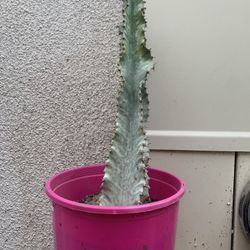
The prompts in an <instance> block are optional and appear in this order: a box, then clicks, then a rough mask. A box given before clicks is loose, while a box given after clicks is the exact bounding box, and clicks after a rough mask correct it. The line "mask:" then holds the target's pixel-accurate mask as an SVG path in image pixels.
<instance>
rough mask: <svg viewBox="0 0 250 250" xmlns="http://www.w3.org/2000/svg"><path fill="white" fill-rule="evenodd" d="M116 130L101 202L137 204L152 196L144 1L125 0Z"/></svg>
mask: <svg viewBox="0 0 250 250" xmlns="http://www.w3.org/2000/svg"><path fill="white" fill-rule="evenodd" d="M123 2H124V6H123V23H122V26H121V30H120V31H121V36H122V43H121V55H120V66H119V69H120V72H121V76H122V80H123V85H122V88H121V90H120V93H119V94H120V95H119V97H118V107H117V119H116V130H115V135H114V138H113V141H112V146H111V150H110V154H109V158H108V160H107V161H106V166H105V175H104V178H103V184H102V191H101V197H100V205H104V206H123V205H124V206H126V205H136V204H140V203H141V202H142V199H144V198H145V197H146V198H147V196H148V188H149V187H148V175H147V166H148V159H149V149H148V141H147V137H146V133H145V123H146V122H147V119H148V110H149V109H148V105H149V101H148V95H147V91H146V80H147V75H148V73H149V71H150V70H151V69H152V68H153V58H152V56H151V54H150V50H149V49H147V48H146V38H145V28H146V20H145V17H144V14H145V7H144V1H143V0H123Z"/></svg>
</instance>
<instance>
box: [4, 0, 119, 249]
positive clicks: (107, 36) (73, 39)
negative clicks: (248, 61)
mask: <svg viewBox="0 0 250 250" xmlns="http://www.w3.org/2000/svg"><path fill="white" fill-rule="evenodd" d="M0 13H1V15H0V235H1V237H0V249H1V250H2V249H4V250H8V249H11V250H19V249H20V250H26V249H27V250H28V249H31V250H35V249H36V250H40V249H44V250H50V249H52V247H53V243H52V233H51V226H50V224H51V217H50V211H51V208H50V203H49V201H48V199H47V197H46V196H45V194H44V181H45V180H46V179H47V178H48V177H49V176H50V175H51V174H53V173H55V172H56V171H58V170H62V169H64V168H68V167H70V166H74V165H81V164H87V163H94V162H101V161H103V160H104V159H105V158H106V156H107V153H108V149H109V145H110V141H111V137H112V134H113V128H114V119H115V109H116V94H117V89H118V86H119V83H120V77H119V73H118V71H117V63H118V59H119V36H118V34H117V25H119V23H120V20H121V1H120V0H105V1H103V0H102V1H101V0H81V1H80V0H57V1H51V0H43V1H35V0H11V1H5V0H1V1H0Z"/></svg>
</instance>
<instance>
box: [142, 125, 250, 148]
mask: <svg viewBox="0 0 250 250" xmlns="http://www.w3.org/2000/svg"><path fill="white" fill-rule="evenodd" d="M147 135H148V137H149V141H150V149H152V150H185V151H186V150H188V151H224V152H250V132H223V131H171V130H169V131H168V130H148V131H147Z"/></svg>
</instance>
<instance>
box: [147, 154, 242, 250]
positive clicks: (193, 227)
mask: <svg viewBox="0 0 250 250" xmlns="http://www.w3.org/2000/svg"><path fill="white" fill-rule="evenodd" d="M151 157H152V162H151V165H152V166H155V167H160V168H163V169H166V170H169V171H170V172H172V173H175V174H177V175H178V176H180V177H182V178H183V179H184V180H185V182H186V185H187V187H188V188H187V192H186V194H185V196H184V198H183V200H182V201H181V206H180V216H179V222H178V232H177V242H176V250H191V249H211V250H229V249H231V248H230V247H231V223H232V198H233V193H232V192H233V177H234V153H210V152H180V151H179V152H177V151H174V152H168V151H152V152H151ZM237 250H239V249H237ZM240 250H241V249H240Z"/></svg>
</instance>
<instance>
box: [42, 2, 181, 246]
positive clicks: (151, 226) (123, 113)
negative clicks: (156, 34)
mask: <svg viewBox="0 0 250 250" xmlns="http://www.w3.org/2000/svg"><path fill="white" fill-rule="evenodd" d="M123 1H124V5H123V23H122V25H121V28H120V33H121V37H122V39H121V54H120V65H119V70H120V72H121V77H122V80H123V84H122V86H121V90H120V93H119V97H118V106H117V108H118V111H117V119H116V130H115V135H114V138H113V140H112V146H111V150H110V153H109V158H108V160H107V161H106V163H105V164H98V165H92V166H84V167H77V168H73V169H70V170H66V171H63V172H61V173H59V174H56V175H55V176H53V177H51V178H50V179H49V180H48V181H47V182H46V192H47V194H48V196H49V197H50V199H51V200H52V202H53V207H54V209H53V219H54V233H55V249H56V250H80V249H82V250H83V249H85V250H123V249H124V250H137V249H138V250H146V249H148V250H173V249H174V242H175V231H176V219H177V212H178V204H179V200H180V198H181V197H182V195H183V193H184V184H183V182H182V181H181V180H180V179H179V178H178V177H176V176H174V175H172V174H170V173H167V172H165V171H162V170H157V169H153V168H149V167H148V161H149V148H148V140H147V137H146V133H145V124H146V122H147V119H148V116H149V108H148V106H149V101H148V94H147V91H146V79H147V75H148V73H149V71H150V70H151V69H152V68H153V60H152V56H151V53H150V50H149V49H147V48H146V38H145V28H146V21H145V17H144V14H145V6H144V1H143V0H123ZM83 198H85V199H84V200H82V199H83Z"/></svg>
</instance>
